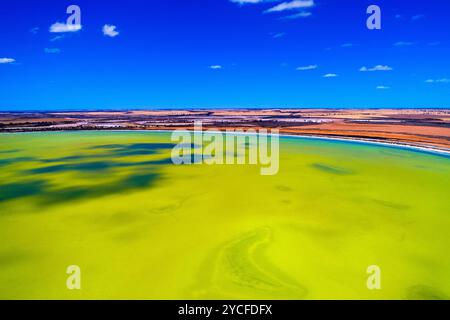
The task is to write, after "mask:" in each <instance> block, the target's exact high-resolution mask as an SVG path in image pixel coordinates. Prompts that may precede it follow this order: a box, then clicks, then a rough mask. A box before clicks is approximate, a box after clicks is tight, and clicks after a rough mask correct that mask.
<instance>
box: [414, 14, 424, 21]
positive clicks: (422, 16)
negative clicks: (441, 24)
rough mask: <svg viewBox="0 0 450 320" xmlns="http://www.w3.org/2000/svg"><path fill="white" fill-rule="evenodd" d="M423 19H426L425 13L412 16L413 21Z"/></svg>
mask: <svg viewBox="0 0 450 320" xmlns="http://www.w3.org/2000/svg"><path fill="white" fill-rule="evenodd" d="M421 19H425V15H424V14H416V15H415V16H412V17H411V20H412V21H416V20H421Z"/></svg>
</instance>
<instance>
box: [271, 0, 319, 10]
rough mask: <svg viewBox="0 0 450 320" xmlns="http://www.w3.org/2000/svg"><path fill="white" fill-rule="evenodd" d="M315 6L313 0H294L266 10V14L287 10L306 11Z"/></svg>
mask: <svg viewBox="0 0 450 320" xmlns="http://www.w3.org/2000/svg"><path fill="white" fill-rule="evenodd" d="M313 6H314V1H313V0H293V1H288V2H282V3H280V4H277V5H276V6H274V7H272V8H270V9H268V10H266V12H281V11H287V10H298V9H306V8H311V7H313Z"/></svg>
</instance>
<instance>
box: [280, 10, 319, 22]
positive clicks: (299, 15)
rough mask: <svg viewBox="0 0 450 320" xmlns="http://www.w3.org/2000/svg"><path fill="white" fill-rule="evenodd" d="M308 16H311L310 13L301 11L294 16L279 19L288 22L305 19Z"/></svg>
mask: <svg viewBox="0 0 450 320" xmlns="http://www.w3.org/2000/svg"><path fill="white" fill-rule="evenodd" d="M310 16H312V13H311V12H307V11H301V12H299V13H295V14H291V15H288V16H284V17H281V18H280V19H281V20H285V19H287V20H289V19H299V18H307V17H310Z"/></svg>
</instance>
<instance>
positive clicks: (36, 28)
mask: <svg viewBox="0 0 450 320" xmlns="http://www.w3.org/2000/svg"><path fill="white" fill-rule="evenodd" d="M30 32H31V33H32V34H36V33H38V32H39V27H34V28H31V29H30Z"/></svg>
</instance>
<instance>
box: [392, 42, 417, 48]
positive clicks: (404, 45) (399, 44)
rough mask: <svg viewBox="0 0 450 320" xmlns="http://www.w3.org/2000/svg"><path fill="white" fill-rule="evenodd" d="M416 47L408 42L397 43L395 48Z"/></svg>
mask: <svg viewBox="0 0 450 320" xmlns="http://www.w3.org/2000/svg"><path fill="white" fill-rule="evenodd" d="M413 45H415V43H414V42H408V41H398V42H396V43H394V46H396V47H408V46H413Z"/></svg>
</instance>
